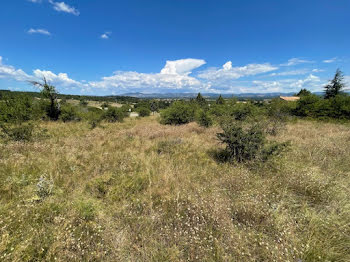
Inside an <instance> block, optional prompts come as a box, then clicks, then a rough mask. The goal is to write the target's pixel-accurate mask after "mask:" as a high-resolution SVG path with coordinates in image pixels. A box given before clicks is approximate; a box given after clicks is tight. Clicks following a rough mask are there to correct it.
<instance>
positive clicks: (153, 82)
mask: <svg viewBox="0 0 350 262" xmlns="http://www.w3.org/2000/svg"><path fill="white" fill-rule="evenodd" d="M327 61H328V60H327ZM323 62H324V61H323ZM310 63H311V62H310V61H307V60H302V59H297V58H293V59H290V60H289V61H287V62H286V63H283V64H280V65H272V64H270V63H261V64H259V63H253V64H247V65H244V66H233V63H232V61H228V62H226V63H225V64H223V66H222V67H220V68H216V67H209V68H206V69H204V70H200V68H201V67H202V66H204V65H206V64H207V62H206V61H205V60H203V59H193V58H187V59H179V60H173V61H166V63H165V66H164V67H163V68H162V69H161V71H160V72H159V73H141V72H135V71H115V72H114V73H113V74H112V75H111V76H104V77H102V78H101V79H99V80H97V81H93V80H91V81H85V80H74V79H71V78H70V77H69V76H68V74H67V73H54V72H52V71H49V70H40V69H35V70H33V72H32V73H26V72H25V71H24V70H22V69H17V68H15V67H14V66H11V65H7V64H5V63H4V62H3V58H2V57H1V56H0V79H7V80H13V81H17V82H22V83H25V82H28V81H31V80H38V79H41V78H43V77H45V78H46V79H47V80H48V81H50V82H51V83H52V84H53V85H55V86H56V87H57V88H58V90H59V91H61V92H64V93H80V94H95V95H101V94H103V95H105V94H124V93H132V92H143V93H168V92H204V93H222V94H226V93H248V92H256V93H267V92H294V91H298V90H299V89H301V88H307V89H309V90H311V91H321V90H322V87H323V86H324V85H325V84H326V83H327V81H328V79H323V78H321V77H319V76H317V75H316V73H317V72H322V69H317V68H313V67H308V68H302V69H295V66H296V65H299V66H301V65H303V64H310ZM324 63H330V62H324ZM313 65H314V64H313ZM290 68H292V69H290ZM330 73H332V72H330ZM281 77H282V78H281ZM285 77H287V78H285ZM345 79H346V81H348V83H350V76H346V77H345Z"/></svg>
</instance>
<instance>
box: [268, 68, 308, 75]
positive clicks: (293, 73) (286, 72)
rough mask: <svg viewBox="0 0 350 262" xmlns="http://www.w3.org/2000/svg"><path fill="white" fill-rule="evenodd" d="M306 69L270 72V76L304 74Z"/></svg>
mask: <svg viewBox="0 0 350 262" xmlns="http://www.w3.org/2000/svg"><path fill="white" fill-rule="evenodd" d="M307 72H308V70H306V69H300V70H292V71H285V72H280V73H272V74H270V76H293V75H305V74H307Z"/></svg>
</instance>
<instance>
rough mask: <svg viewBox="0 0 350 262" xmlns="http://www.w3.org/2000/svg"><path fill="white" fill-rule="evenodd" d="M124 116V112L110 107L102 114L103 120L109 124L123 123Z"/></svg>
mask: <svg viewBox="0 0 350 262" xmlns="http://www.w3.org/2000/svg"><path fill="white" fill-rule="evenodd" d="M125 116H126V115H125V112H124V111H123V110H122V109H120V108H116V107H111V106H110V107H108V109H107V111H106V112H105V114H104V119H105V120H106V121H107V122H111V123H113V122H123V120H124V118H125Z"/></svg>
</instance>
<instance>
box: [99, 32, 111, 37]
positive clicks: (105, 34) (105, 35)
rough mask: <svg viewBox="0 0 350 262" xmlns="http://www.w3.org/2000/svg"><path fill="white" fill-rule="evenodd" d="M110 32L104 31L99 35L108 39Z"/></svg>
mask: <svg viewBox="0 0 350 262" xmlns="http://www.w3.org/2000/svg"><path fill="white" fill-rule="evenodd" d="M111 34H112V32H105V33H103V34H102V35H101V38H102V39H109V37H110V36H111Z"/></svg>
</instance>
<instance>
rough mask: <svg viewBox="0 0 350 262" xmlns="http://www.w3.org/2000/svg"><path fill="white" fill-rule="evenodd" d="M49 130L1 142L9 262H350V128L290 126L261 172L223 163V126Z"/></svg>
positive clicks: (0, 248) (1, 247)
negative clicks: (28, 139)
mask: <svg viewBox="0 0 350 262" xmlns="http://www.w3.org/2000/svg"><path fill="white" fill-rule="evenodd" d="M90 103H91V102H89V105H91V106H96V107H98V106H99V105H98V104H94V105H93V104H90ZM41 125H42V127H43V128H46V129H47V130H48V138H45V139H42V140H38V141H35V142H32V143H17V142H9V143H7V144H1V143H0V181H1V183H0V195H1V199H0V236H1V238H0V260H1V261H293V262H294V261H303V262H304V261H344V262H345V261H350V250H349V247H350V227H349V223H350V192H349V188H350V179H349V175H350V128H349V126H347V125H341V124H331V123H320V122H311V121H297V122H293V123H289V124H288V125H287V128H286V130H284V131H282V132H281V133H280V134H279V135H278V136H277V138H274V139H277V140H279V141H290V143H291V146H290V149H289V150H288V151H287V152H285V153H284V154H283V155H282V156H280V157H277V158H275V159H272V160H271V161H269V162H267V163H264V164H260V165H250V166H249V165H243V164H234V165H231V164H222V163H217V162H216V161H215V160H214V159H213V157H212V151H213V149H215V148H218V147H220V146H221V145H219V144H218V142H217V140H216V133H217V132H218V130H219V129H218V127H212V128H209V129H205V128H202V127H199V126H198V125H197V124H195V123H191V124H187V125H183V126H162V125H160V124H159V123H158V122H157V120H156V118H155V117H148V118H145V119H127V120H126V121H125V122H124V123H116V124H108V123H104V124H103V127H102V128H100V127H98V128H95V129H93V130H90V129H89V128H88V125H87V123H85V122H78V123H74V122H73V123H61V122H46V123H42V124H41ZM40 177H42V181H44V182H45V181H46V183H47V184H46V185H44V184H45V183H41V184H39V185H40V186H42V187H44V188H45V187H46V188H49V189H50V190H51V189H52V191H50V190H49V191H50V192H48V195H47V196H46V195H43V200H42V201H39V199H38V196H37V194H36V193H35V191H36V190H38V189H37V187H38V182H39V179H40ZM45 192H46V191H43V193H45ZM44 196H45V197H44Z"/></svg>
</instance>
